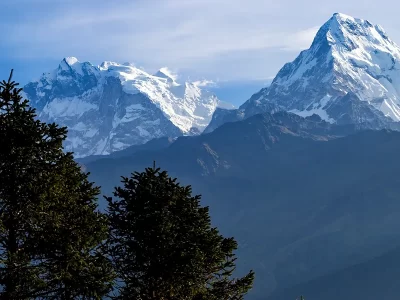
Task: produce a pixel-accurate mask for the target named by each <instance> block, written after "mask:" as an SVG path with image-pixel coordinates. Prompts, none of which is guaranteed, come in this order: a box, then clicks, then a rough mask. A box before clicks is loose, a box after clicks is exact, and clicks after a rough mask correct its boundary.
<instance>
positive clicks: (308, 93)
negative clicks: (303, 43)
mask: <svg viewBox="0 0 400 300" xmlns="http://www.w3.org/2000/svg"><path fill="white" fill-rule="evenodd" d="M347 93H352V94H355V95H356V96H357V97H358V98H359V99H360V100H362V101H366V102H368V103H369V104H370V105H372V106H374V107H375V108H376V109H378V110H380V111H381V112H382V113H383V114H384V115H386V116H387V117H389V118H391V119H392V120H394V121H400V48H399V47H398V46H397V45H396V44H395V43H394V42H393V41H392V40H390V39H389V37H388V36H387V35H386V33H385V31H384V30H383V28H382V27H381V26H379V25H373V24H372V23H370V22H369V21H367V20H363V19H359V18H353V17H351V16H348V15H345V14H342V13H335V14H334V15H333V16H332V17H331V18H330V19H329V20H328V21H327V22H326V23H325V24H324V25H323V26H322V27H321V28H320V29H319V31H318V33H317V34H316V36H315V38H314V40H313V43H312V45H311V46H310V48H309V49H307V50H304V51H302V52H301V53H300V54H299V56H298V57H297V58H296V59H295V60H294V61H293V62H291V63H288V64H286V65H285V66H284V67H283V68H282V69H281V70H280V71H279V72H278V74H277V76H276V77H275V78H274V80H273V83H272V84H271V86H270V88H269V89H268V91H267V93H266V95H262V96H261V99H260V101H263V102H273V103H275V104H278V105H282V107H284V108H286V109H288V110H289V111H293V112H295V113H298V114H301V115H305V114H306V115H308V114H309V113H311V111H312V112H314V113H317V114H318V115H320V116H321V118H323V119H325V120H328V121H332V120H333V119H332V117H331V116H328V115H327V113H326V111H325V110H323V107H319V106H318V107H312V105H314V103H319V101H324V100H319V99H325V98H324V97H325V95H328V94H332V96H333V97H332V98H331V99H330V100H328V102H331V101H334V99H336V98H337V97H338V96H343V95H345V94H347ZM278 102H279V103H278ZM310 105H311V106H310Z"/></svg>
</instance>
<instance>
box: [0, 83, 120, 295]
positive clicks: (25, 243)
mask: <svg viewBox="0 0 400 300" xmlns="http://www.w3.org/2000/svg"><path fill="white" fill-rule="evenodd" d="M17 85H18V84H16V83H15V82H13V81H12V80H11V76H10V79H9V80H8V81H7V82H6V81H3V82H2V83H0V183H1V185H0V260H1V261H0V287H1V288H0V298H1V299H32V298H37V299H40V298H43V299H80V298H84V299H100V298H101V297H102V296H104V295H105V294H107V293H108V291H109V290H110V288H111V282H112V280H113V272H112V269H111V265H110V263H109V262H108V260H106V259H105V258H104V257H103V256H102V255H100V254H99V251H98V247H99V245H100V244H101V243H102V242H103V241H104V240H105V239H106V238H107V223H106V218H105V217H104V216H103V215H102V214H100V213H99V212H97V211H96V209H97V204H96V202H97V200H96V197H97V195H98V194H99V189H98V188H97V187H94V186H93V184H92V183H90V182H89V181H88V179H87V174H84V173H82V172H81V169H80V167H79V165H78V164H76V163H75V162H74V160H73V156H72V154H71V153H64V152H63V148H62V143H63V141H64V140H65V137H66V134H67V130H66V128H60V127H59V126H57V125H56V124H46V123H43V122H40V121H39V120H36V119H35V117H36V115H35V110H34V109H33V108H31V107H29V105H28V101H27V100H23V99H22V97H21V91H22V90H21V89H18V88H17Z"/></svg>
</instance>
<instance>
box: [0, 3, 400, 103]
mask: <svg viewBox="0 0 400 300" xmlns="http://www.w3.org/2000/svg"><path fill="white" fill-rule="evenodd" d="M399 11H400V4H398V2H397V1H394V0H390V1H385V2H384V3H382V2H380V1H369V0H367V1H359V0H352V1H349V0H335V1H323V2H321V1H317V0H303V1H295V0H280V1H276V0H274V1H270V0H245V1H244V0H129V1H128V0H114V1H109V0H96V1H95V0H62V1H61V0H2V7H1V10H0V28H2V41H1V42H0V54H1V55H0V76H1V78H4V77H6V76H7V73H8V72H9V69H10V68H14V69H15V72H16V75H15V76H16V79H17V80H19V81H21V82H22V83H26V82H28V81H29V80H32V79H35V78H37V77H38V76H39V75H40V74H41V73H43V72H45V71H48V70H51V69H54V68H55V67H56V66H57V65H58V63H59V61H61V59H62V58H63V57H66V56H75V57H77V58H79V60H81V61H90V62H92V63H93V64H99V63H101V62H102V61H104V60H111V61H117V62H121V63H122V62H132V63H134V64H135V65H137V66H140V67H143V68H144V69H146V70H147V71H149V72H154V71H156V70H157V69H159V68H160V67H163V66H168V67H169V68H170V69H172V70H173V71H175V72H178V73H179V74H181V77H184V78H186V77H190V78H192V79H211V80H213V81H217V82H218V81H220V82H222V83H221V84H220V86H221V87H223V88H222V89H221V90H224V89H225V90H226V92H229V91H230V93H231V96H230V97H231V98H235V95H233V94H235V93H236V94H240V97H239V96H237V97H236V98H237V99H236V98H235V100H234V101H233V102H235V101H236V102H237V101H239V102H240V99H241V98H242V97H246V96H245V95H247V94H248V95H249V96H250V95H251V93H252V92H256V90H258V89H259V88H261V87H262V86H263V85H265V83H266V82H267V81H268V80H269V78H271V77H273V76H274V75H275V74H276V72H277V71H278V70H279V68H281V67H282V66H283V64H284V63H285V62H288V61H290V60H292V59H294V58H295V57H296V56H297V54H298V53H299V51H301V50H302V49H305V48H307V47H308V46H309V45H310V43H311V41H312V38H313V36H314V34H315V32H316V30H317V29H318V27H320V26H321V25H322V24H323V23H324V22H325V21H326V20H328V19H329V18H330V17H331V15H332V14H333V13H334V12H343V13H346V14H349V15H352V16H354V17H360V18H364V19H368V20H370V21H371V22H372V23H378V24H381V25H382V26H383V27H384V28H385V30H386V32H387V33H388V34H389V36H390V37H391V38H392V40H394V41H395V42H397V43H400V30H398V28H400V18H398V12H399ZM241 84H242V85H243V89H240V85H241ZM235 89H236V92H234V91H235ZM254 89H255V90H254ZM239 98H240V99H239ZM244 100H246V99H243V101H244Z"/></svg>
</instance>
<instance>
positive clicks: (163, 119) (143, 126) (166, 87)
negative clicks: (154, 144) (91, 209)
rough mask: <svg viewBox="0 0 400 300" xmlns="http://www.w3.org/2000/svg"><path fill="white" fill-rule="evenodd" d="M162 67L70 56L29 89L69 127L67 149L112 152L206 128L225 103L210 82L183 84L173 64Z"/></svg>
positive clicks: (45, 114) (41, 108)
mask: <svg viewBox="0 0 400 300" xmlns="http://www.w3.org/2000/svg"><path fill="white" fill-rule="evenodd" d="M161 71H162V72H163V74H155V75H150V74H149V73H147V72H146V71H144V70H142V69H140V68H137V67H135V65H134V64H130V63H124V64H120V63H116V62H111V61H105V62H103V63H102V64H101V65H99V66H94V65H92V64H91V63H89V62H79V60H78V59H76V58H74V57H66V58H64V59H63V60H62V61H61V62H60V64H59V65H58V68H56V69H55V70H54V71H51V72H48V73H44V74H43V75H42V76H41V77H40V78H39V80H37V81H34V82H31V83H29V84H27V85H26V86H25V87H24V90H25V93H26V96H27V98H28V99H29V98H30V99H31V101H32V102H31V103H32V104H33V106H35V107H36V108H37V112H38V115H39V116H40V117H41V118H42V119H43V120H46V121H51V122H53V121H54V122H57V123H58V124H60V125H62V126H67V127H68V129H69V130H70V131H69V135H68V138H67V141H66V144H65V148H66V149H67V151H73V152H75V156H76V157H84V156H87V155H93V154H108V153H111V152H113V151H117V150H122V149H124V148H126V147H129V146H131V145H135V144H141V143H145V142H147V141H148V140H150V139H152V138H159V137H162V136H171V137H177V136H180V135H182V134H183V133H185V134H186V133H191V132H193V128H197V130H198V131H202V130H204V129H205V127H206V126H207V125H208V124H209V122H210V120H211V118H212V114H213V113H214V111H215V109H216V108H217V106H219V105H224V104H222V102H220V101H219V99H218V98H217V97H216V96H215V95H214V94H213V93H211V92H209V91H207V90H206V89H205V87H206V85H205V84H204V85H203V84H201V83H199V82H184V83H182V84H181V83H178V82H177V81H176V80H177V78H178V77H177V76H175V75H174V74H173V73H172V72H170V71H169V70H168V69H166V68H162V69H161ZM171 77H172V78H171ZM115 79H118V80H115ZM141 95H143V96H141Z"/></svg>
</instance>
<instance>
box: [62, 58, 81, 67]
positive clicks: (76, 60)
mask: <svg viewBox="0 0 400 300" xmlns="http://www.w3.org/2000/svg"><path fill="white" fill-rule="evenodd" d="M64 61H65V62H66V63H67V64H68V65H70V66H72V65H74V64H76V63H79V60H78V59H77V58H76V57H73V56H70V57H66V58H64Z"/></svg>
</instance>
